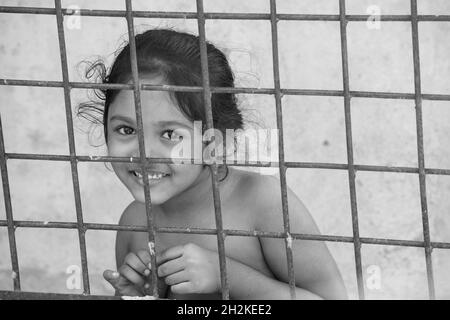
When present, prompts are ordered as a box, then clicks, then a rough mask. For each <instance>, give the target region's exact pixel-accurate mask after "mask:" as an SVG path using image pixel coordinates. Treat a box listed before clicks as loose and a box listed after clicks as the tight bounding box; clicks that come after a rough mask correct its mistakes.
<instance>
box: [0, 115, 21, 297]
mask: <svg viewBox="0 0 450 320" xmlns="http://www.w3.org/2000/svg"><path fill="white" fill-rule="evenodd" d="M0 170H1V173H2V183H3V196H4V199H5V210H6V220H7V222H8V238H9V251H10V253H11V265H12V272H13V273H12V279H13V284H14V290H15V291H18V290H20V274H19V259H18V257H17V246H16V235H15V232H16V229H15V227H14V218H13V213H12V205H11V193H10V190H9V180H8V167H7V164H6V153H5V141H4V140H3V127H2V115H1V114H0Z"/></svg>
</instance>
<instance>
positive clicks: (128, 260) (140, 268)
mask: <svg viewBox="0 0 450 320" xmlns="http://www.w3.org/2000/svg"><path fill="white" fill-rule="evenodd" d="M124 264H127V265H128V266H129V267H131V268H132V269H134V270H135V271H136V272H137V273H139V274H141V275H144V271H145V269H147V268H148V267H147V266H146V265H145V264H144V263H143V262H142V261H141V259H140V258H139V257H138V256H137V255H135V254H134V253H132V252H130V253H129V254H127V256H126V257H125V259H124Z"/></svg>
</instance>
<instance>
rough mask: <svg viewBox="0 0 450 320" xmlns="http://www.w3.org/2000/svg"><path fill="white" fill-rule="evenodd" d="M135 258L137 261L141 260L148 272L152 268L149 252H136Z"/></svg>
mask: <svg viewBox="0 0 450 320" xmlns="http://www.w3.org/2000/svg"><path fill="white" fill-rule="evenodd" d="M137 256H138V257H139V259H141V261H142V263H143V264H144V265H145V267H146V268H147V269H148V270H149V271H150V270H151V268H152V266H151V257H150V252H149V251H148V250H139V251H138V252H137ZM144 273H145V270H144ZM149 274H150V273H149Z"/></svg>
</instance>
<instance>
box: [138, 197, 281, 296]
mask: <svg viewBox="0 0 450 320" xmlns="http://www.w3.org/2000/svg"><path fill="white" fill-rule="evenodd" d="M241 209H242V208H239V207H236V206H233V207H228V208H227V207H223V208H222V220H223V227H224V229H234V230H253V229H254V224H253V219H252V218H251V216H250V215H248V214H246V212H240V211H239V210H241ZM197 216H198V217H199V218H198V219H192V218H190V219H182V218H178V219H170V218H168V217H167V216H158V218H159V219H157V221H156V225H157V227H163V228H166V227H167V228H169V229H170V228H171V227H175V228H183V229H185V228H186V229H187V228H189V230H190V233H172V232H161V233H160V232H158V233H157V234H156V235H155V249H156V251H157V252H161V251H163V250H166V249H168V248H170V247H174V246H178V245H184V244H187V243H193V244H196V245H198V246H200V247H203V248H205V249H208V250H211V251H215V252H217V251H218V241H217V236H216V235H215V234H200V233H197V232H198V231H201V230H200V229H216V223H215V215H214V211H213V210H208V212H203V213H201V214H198V215H197ZM147 243H148V235H147V234H145V233H135V234H134V235H133V238H132V241H131V249H132V250H133V251H135V250H136V251H138V250H141V249H144V248H147ZM225 255H226V256H227V257H229V258H231V259H233V260H236V261H238V262H240V263H243V264H245V265H247V266H249V267H252V268H254V269H256V270H258V271H260V272H262V273H264V274H266V275H268V276H271V277H272V276H273V275H272V272H271V271H270V269H269V268H268V266H267V265H266V263H265V260H264V256H263V253H262V251H261V245H260V242H259V239H258V238H256V237H243V236H227V237H226V238H225ZM169 298H176V299H220V295H201V296H200V295H189V296H175V295H174V294H171V293H170V292H169Z"/></svg>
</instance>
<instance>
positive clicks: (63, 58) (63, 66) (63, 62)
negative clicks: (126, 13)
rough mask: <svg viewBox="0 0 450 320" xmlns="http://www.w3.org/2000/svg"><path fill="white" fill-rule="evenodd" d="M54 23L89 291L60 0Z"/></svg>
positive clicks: (85, 291) (82, 250)
mask: <svg viewBox="0 0 450 320" xmlns="http://www.w3.org/2000/svg"><path fill="white" fill-rule="evenodd" d="M55 9H56V23H57V26H58V40H59V51H60V57H61V69H62V78H63V85H64V104H65V110H66V121H67V135H68V141H69V152H70V167H71V171H72V184H73V192H74V195H75V208H76V214H77V228H78V237H79V242H80V256H81V268H82V272H83V292H84V293H85V294H89V293H90V287H89V273H88V264H87V253H86V238H85V233H86V229H85V227H84V223H83V211H82V207H81V196H80V184H79V181H78V168H77V158H76V156H77V155H76V152H75V138H74V132H73V121H72V109H71V102H70V86H69V71H68V70H69V69H68V67H67V54H66V41H65V37H64V20H63V19H64V18H63V14H62V10H61V0H55Z"/></svg>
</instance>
